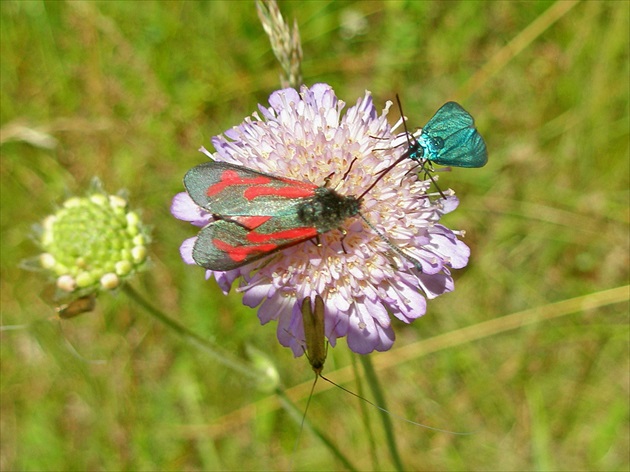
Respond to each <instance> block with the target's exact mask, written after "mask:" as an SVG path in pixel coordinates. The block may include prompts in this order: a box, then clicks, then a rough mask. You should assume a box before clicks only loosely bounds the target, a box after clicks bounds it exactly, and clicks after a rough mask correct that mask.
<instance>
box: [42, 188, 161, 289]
mask: <svg viewBox="0 0 630 472" xmlns="http://www.w3.org/2000/svg"><path fill="white" fill-rule="evenodd" d="M96 186H98V183H97V184H96ZM148 239H149V238H148V235H147V230H146V228H145V227H144V226H143V224H142V221H141V220H140V217H139V216H138V214H137V213H136V212H133V211H130V210H129V208H128V204H127V200H126V199H124V198H123V197H121V196H119V195H107V194H106V193H105V192H103V191H102V190H100V189H99V188H97V189H95V190H93V191H92V192H91V193H90V194H88V196H87V197H72V198H69V199H68V200H66V201H65V202H64V203H63V205H62V206H61V208H60V209H59V210H58V211H57V212H56V213H55V214H54V215H51V216H48V217H47V218H46V219H44V221H43V222H42V227H41V235H40V236H39V243H40V245H41V247H42V249H43V253H42V254H41V255H40V256H39V258H38V263H39V266H40V267H41V268H43V269H45V270H46V271H48V272H50V273H51V274H52V275H53V277H54V278H55V279H56V285H57V287H58V288H59V289H60V290H61V291H63V292H66V293H71V294H77V295H79V296H85V295H86V294H88V293H95V292H97V291H99V290H113V289H115V288H117V287H119V286H120V284H121V283H122V282H123V281H124V280H125V279H126V278H128V277H130V276H132V275H133V274H135V273H136V272H137V271H138V270H141V269H142V268H143V266H144V265H145V262H146V260H147V247H146V245H147V241H148Z"/></svg>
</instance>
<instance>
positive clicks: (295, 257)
mask: <svg viewBox="0 0 630 472" xmlns="http://www.w3.org/2000/svg"><path fill="white" fill-rule="evenodd" d="M269 104H270V105H271V106H270V107H269V108H265V107H262V106H259V110H260V115H259V114H258V113H254V114H253V115H252V116H251V117H247V118H245V120H244V122H243V123H241V124H240V125H238V126H235V127H233V128H232V129H230V130H228V131H226V132H225V133H224V135H219V136H216V137H215V138H214V139H213V140H212V144H213V145H214V147H215V149H216V152H215V153H210V152H208V151H207V150H205V149H204V148H202V149H201V151H202V152H204V153H205V154H206V155H207V156H209V157H210V158H212V159H213V160H215V161H221V162H228V163H233V164H238V165H242V166H245V167H248V168H251V169H253V170H256V171H259V172H264V173H267V174H272V175H275V176H279V177H283V178H290V179H294V180H300V181H305V182H310V183H312V184H315V185H318V186H323V185H325V184H326V183H327V179H328V180H329V182H328V183H329V185H328V186H329V187H330V188H333V189H334V190H335V191H336V192H337V193H339V194H341V195H354V196H357V197H358V196H360V195H362V193H363V192H364V191H365V189H367V188H368V187H369V186H370V185H371V184H372V183H374V181H375V179H377V178H378V177H379V172H380V171H382V170H384V169H386V168H387V166H388V165H389V164H391V163H393V162H394V161H396V160H397V159H398V158H399V157H400V156H401V155H402V153H403V152H404V151H405V146H395V145H394V144H395V143H398V142H403V143H404V142H405V141H404V140H402V141H401V136H400V135H398V136H397V135H395V134H393V132H392V128H391V127H390V125H389V124H388V122H387V119H386V117H387V113H388V111H389V107H390V105H391V104H389V103H388V105H387V106H386V108H385V109H384V110H383V112H382V113H380V114H379V113H378V112H377V111H376V108H375V107H374V105H373V103H372V97H371V96H370V93H369V92H366V94H365V96H364V97H362V98H359V99H358V100H357V103H356V105H355V106H353V107H351V108H349V109H348V110H347V111H346V113H345V114H342V110H343V108H344V107H345V103H344V102H342V101H340V100H338V99H337V97H336V95H335V93H334V91H333V90H332V88H331V87H330V86H329V85H327V84H316V85H313V86H312V87H310V88H308V87H306V86H303V87H302V89H301V90H300V92H298V91H297V90H294V89H291V88H288V89H283V90H279V91H276V92H274V93H272V94H271V96H270V97H269ZM261 115H262V118H261ZM405 139H406V137H405ZM351 165H352V167H351V169H350V166H351ZM414 165H415V164H414V162H413V161H411V160H410V159H405V160H403V161H402V162H401V163H400V164H399V165H397V166H396V167H395V168H394V169H393V170H391V171H390V172H388V173H387V174H386V175H384V176H383V177H382V178H381V179H380V180H379V181H378V182H377V183H376V185H375V186H374V187H373V188H372V189H371V190H370V191H369V192H368V193H367V194H366V195H365V196H363V197H362V199H361V214H362V215H363V216H364V217H365V218H366V219H367V220H368V221H369V222H370V223H371V224H372V225H373V226H374V227H375V228H376V229H377V230H378V231H379V232H380V233H382V235H386V237H387V238H388V240H389V241H385V240H384V239H383V238H382V237H381V236H379V235H378V234H376V232H375V231H374V230H373V229H372V228H370V227H369V226H368V225H367V224H366V223H365V221H363V219H362V218H360V215H357V216H354V217H350V218H347V219H346V220H345V221H344V222H343V224H342V225H341V227H340V228H339V229H338V230H337V229H334V230H332V231H328V232H325V233H322V234H319V242H320V244H314V243H313V242H312V241H305V242H303V243H300V244H297V245H295V246H292V247H289V248H286V249H283V250H282V251H280V252H277V253H274V255H270V256H269V257H266V258H264V259H262V260H257V261H255V262H252V263H250V264H247V265H244V266H242V267H239V268H237V269H234V270H230V271H227V272H218V271H207V277H211V276H212V277H214V278H215V279H216V281H217V282H218V283H219V285H220V287H221V288H222V289H223V291H224V292H225V293H227V292H228V291H229V289H230V287H231V286H232V285H233V284H234V283H235V282H237V281H238V282H237V284H238V290H239V291H240V292H242V293H243V303H244V304H245V305H247V306H250V307H258V317H259V318H260V321H261V322H262V323H263V324H265V323H268V322H269V321H271V320H277V322H278V326H277V336H278V340H279V341H280V343H281V344H282V345H283V346H287V347H290V348H291V349H292V350H293V353H294V355H295V356H300V355H302V354H303V353H304V345H305V343H304V327H303V322H302V313H301V310H300V307H301V304H302V300H304V299H305V298H310V299H311V300H313V299H314V298H315V296H316V295H320V296H321V297H322V299H323V300H324V302H325V315H324V318H325V332H326V337H327V338H328V340H329V341H330V343H331V344H332V345H333V346H334V345H335V343H336V340H337V338H339V337H343V336H346V337H347V342H348V346H349V347H350V349H352V350H353V351H354V352H357V353H360V354H367V353H369V352H372V351H374V350H377V351H385V350H388V349H389V348H391V346H392V344H393V342H394V332H393V330H392V327H391V319H390V315H393V316H395V317H396V318H398V319H400V320H402V321H404V322H406V323H409V322H411V321H413V320H414V319H416V318H418V317H420V316H422V315H423V314H424V313H425V311H426V299H427V298H434V297H437V296H438V295H441V294H443V293H445V292H450V291H452V290H453V288H454V286H453V279H452V277H451V273H450V269H451V268H455V269H457V268H462V267H464V266H465V265H466V264H467V262H468V256H469V253H470V251H469V249H468V247H467V246H466V245H465V244H464V243H463V242H461V241H460V240H459V239H458V238H457V236H458V235H460V233H459V232H457V231H453V230H450V229H448V228H446V227H445V226H442V225H440V224H439V220H440V217H441V216H442V215H443V214H446V213H449V212H451V211H453V210H454V209H455V208H456V207H457V205H458V200H457V198H456V197H455V196H453V195H452V192H451V193H449V194H448V196H447V197H446V198H441V197H440V195H436V194H431V193H428V191H429V187H430V184H431V182H430V181H423V180H419V178H418V176H417V173H416V172H413V171H412V172H410V170H411V169H412V167H413V166H414ZM349 169H350V172H348V170H349ZM346 173H347V175H346ZM171 212H172V213H173V215H174V216H175V217H176V218H179V219H182V220H185V221H189V222H191V223H192V224H193V225H195V226H198V227H203V226H205V225H207V224H209V223H210V222H212V221H214V218H213V215H211V214H210V213H208V212H206V211H205V210H204V209H203V208H201V207H200V206H198V205H196V204H195V203H194V202H193V200H192V198H191V197H190V196H189V195H188V194H187V193H180V194H178V195H176V196H175V198H174V199H173V204H172V207H171ZM195 240H196V237H194V238H190V239H187V240H186V241H184V243H183V244H182V246H181V248H180V252H181V255H182V258H183V259H184V261H185V262H187V263H189V264H194V263H195V261H194V259H193V256H192V251H193V246H194V244H195ZM390 244H393V245H395V246H396V247H397V248H399V249H400V250H401V251H402V252H403V253H404V254H406V255H408V256H409V258H406V257H402V256H401V254H399V253H397V252H396V251H394V250H392V249H391V246H390ZM410 259H413V260H415V261H417V263H416V264H414V263H412V262H411V261H410ZM419 268H421V269H422V270H421V271H420V270H418V269H419Z"/></svg>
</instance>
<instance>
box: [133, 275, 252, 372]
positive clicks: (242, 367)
mask: <svg viewBox="0 0 630 472" xmlns="http://www.w3.org/2000/svg"><path fill="white" fill-rule="evenodd" d="M122 289H123V291H124V292H125V293H126V294H127V296H128V297H129V298H131V299H132V300H133V301H135V302H136V303H137V304H138V305H140V306H141V307H142V308H144V309H145V310H146V311H147V312H148V313H149V314H150V315H151V316H153V317H154V318H156V319H157V320H158V321H160V322H162V323H163V324H164V325H166V326H167V327H169V328H170V329H172V330H173V331H175V333H176V334H177V335H179V336H180V337H181V338H182V339H183V340H184V341H186V342H187V343H188V344H190V345H191V346H194V347H196V348H197V349H199V350H201V351H203V352H205V353H206V354H209V355H210V356H211V357H212V358H214V359H215V360H217V361H218V362H220V363H221V364H223V365H225V366H226V367H229V368H230V369H232V370H234V371H236V372H238V373H239V374H241V375H243V376H244V377H247V378H248V379H249V380H251V381H253V382H255V383H257V382H258V381H259V377H260V374H259V373H258V372H257V371H256V369H253V368H252V366H250V365H248V364H247V363H245V362H243V361H242V360H240V359H238V358H236V357H234V356H232V355H231V354H229V353H227V352H226V351H224V350H222V349H221V348H220V347H218V346H216V345H215V344H213V343H212V342H210V341H208V340H207V339H204V338H202V337H201V336H199V335H198V334H195V333H193V332H192V331H190V330H189V329H188V328H185V327H184V326H183V325H181V324H179V323H178V322H177V321H175V320H173V319H172V318H169V317H168V316H167V315H165V314H164V313H162V312H161V311H160V310H158V309H157V308H155V307H154V306H153V305H151V304H150V303H149V302H148V301H147V300H146V299H145V298H144V297H143V296H142V295H140V294H139V293H138V292H136V291H135V290H134V289H133V288H132V287H131V285H129V284H124V285H123V288H122Z"/></svg>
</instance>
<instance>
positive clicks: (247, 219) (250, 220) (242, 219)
mask: <svg viewBox="0 0 630 472" xmlns="http://www.w3.org/2000/svg"><path fill="white" fill-rule="evenodd" d="M271 218H272V217H271V216H233V217H231V218H230V219H231V220H233V221H234V222H236V223H238V224H239V225H241V226H243V227H245V228H247V229H250V230H252V229H256V228H258V227H259V226H260V225H262V224H263V223H266V222H267V221H269V220H270V219H271Z"/></svg>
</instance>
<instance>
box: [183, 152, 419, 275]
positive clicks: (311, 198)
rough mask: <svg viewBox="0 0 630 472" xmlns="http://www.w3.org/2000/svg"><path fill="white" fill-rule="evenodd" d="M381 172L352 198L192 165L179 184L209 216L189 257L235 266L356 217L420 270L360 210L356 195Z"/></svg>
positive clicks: (212, 265) (234, 168)
mask: <svg viewBox="0 0 630 472" xmlns="http://www.w3.org/2000/svg"><path fill="white" fill-rule="evenodd" d="M348 172H349V170H348ZM383 175H384V173H383V174H380V175H379V176H378V177H377V178H376V179H375V181H374V182H373V183H372V184H371V185H370V186H369V187H368V188H367V189H366V190H365V191H364V192H363V194H362V195H360V196H359V197H355V196H352V195H350V196H344V195H340V194H339V193H337V192H336V191H334V190H332V189H330V188H328V187H326V186H321V187H318V186H317V185H315V184H312V183H309V182H302V181H299V180H294V179H288V178H284V177H278V176H274V175H270V174H266V173H263V172H258V171H255V170H252V169H249V168H247V167H243V166H239V165H236V164H230V163H226V162H217V161H211V162H206V163H204V164H200V165H198V166H196V167H193V168H192V169H190V170H189V171H188V172H187V173H186V176H185V177H184V186H185V187H186V190H187V192H188V194H189V195H190V197H191V198H192V200H193V201H194V202H195V204H197V205H198V206H200V207H201V208H203V209H204V210H205V211H207V212H208V213H211V214H212V216H213V218H214V220H213V221H212V222H210V223H209V224H208V225H206V226H205V227H203V228H202V229H201V231H200V232H199V235H198V237H197V240H196V241H195V244H194V246H193V251H192V257H193V259H194V261H195V262H196V263H197V264H198V265H200V266H202V267H205V268H206V269H209V270H216V271H228V270H232V269H237V268H238V267H241V266H244V265H246V264H249V263H251V262H254V261H257V260H259V259H261V258H263V257H265V256H268V255H270V254H272V253H275V252H277V251H280V250H282V249H286V248H288V247H290V246H293V245H296V244H299V243H301V242H304V241H307V240H309V239H313V238H315V237H317V236H318V235H319V234H322V233H326V232H328V231H331V230H333V229H336V228H339V227H340V226H341V224H342V223H343V222H344V221H345V220H346V219H347V218H350V217H352V216H357V215H358V216H360V217H361V218H362V219H363V221H365V222H366V224H367V225H368V226H369V227H370V228H371V229H372V230H373V231H374V232H375V233H376V234H377V235H378V236H379V237H380V238H381V239H382V240H383V241H385V242H386V243H387V245H388V246H389V247H390V248H391V249H392V250H393V251H394V252H396V253H397V254H399V255H400V256H402V257H404V258H405V259H407V260H408V261H410V262H411V263H412V264H413V265H414V267H415V268H416V269H417V270H419V271H422V268H421V265H420V262H418V261H417V260H416V259H414V258H413V257H411V256H409V255H407V254H405V253H404V252H403V251H402V250H401V249H400V248H398V247H397V246H395V245H394V244H393V243H392V242H391V241H390V240H389V239H388V238H387V237H386V236H385V235H384V234H383V233H382V232H381V231H379V230H377V229H376V228H375V227H374V226H373V225H372V224H371V223H370V222H369V221H368V220H367V219H366V218H365V217H364V216H363V214H361V212H360V208H361V199H362V198H363V196H364V195H365V194H366V193H367V192H369V191H370V190H371V189H372V187H373V186H374V185H375V184H376V183H377V182H378V180H379V179H380V178H382V176H383Z"/></svg>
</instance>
